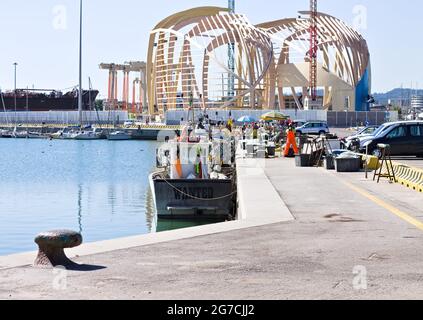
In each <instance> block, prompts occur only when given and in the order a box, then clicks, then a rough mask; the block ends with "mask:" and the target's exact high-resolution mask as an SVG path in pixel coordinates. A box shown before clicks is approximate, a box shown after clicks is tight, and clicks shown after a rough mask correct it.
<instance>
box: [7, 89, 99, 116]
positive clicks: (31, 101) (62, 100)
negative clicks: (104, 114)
mask: <svg viewBox="0 0 423 320" xmlns="http://www.w3.org/2000/svg"><path fill="white" fill-rule="evenodd" d="M97 96H98V91H94V90H93V91H91V93H90V92H89V91H84V94H83V96H82V108H83V110H90V108H94V107H95V100H96V98H97ZM3 100H4V104H5V109H6V111H15V97H14V95H13V94H8V95H4V96H3ZM0 110H1V111H4V109H3V105H2V102H1V100H0ZM76 110H78V97H77V95H73V94H69V93H68V94H64V95H62V96H60V97H59V96H52V95H45V94H36V95H31V96H28V98H27V97H26V95H25V94H19V95H17V97H16V111H76Z"/></svg>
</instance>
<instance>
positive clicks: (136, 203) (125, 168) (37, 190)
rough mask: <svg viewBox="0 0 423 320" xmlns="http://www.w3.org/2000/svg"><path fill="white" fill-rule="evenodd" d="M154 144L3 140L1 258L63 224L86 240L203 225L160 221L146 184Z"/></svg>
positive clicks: (29, 246) (29, 247) (30, 245)
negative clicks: (36, 236)
mask: <svg viewBox="0 0 423 320" xmlns="http://www.w3.org/2000/svg"><path fill="white" fill-rule="evenodd" d="M156 147H157V144H156V143H154V142H140V141H128V142H120V143H110V142H109V141H91V142H90V141H46V140H27V139H0V148H1V149H2V150H3V153H2V161H3V163H7V170H0V181H1V183H0V256H1V255H7V254H13V253H18V252H25V251H32V250H35V249H36V246H35V244H34V241H33V239H34V235H36V234H38V233H39V232H42V231H47V230H54V229H58V228H60V229H72V230H79V232H81V233H83V236H84V242H86V243H87V242H94V241H102V240H109V239H114V238H121V237H127V236H134V235H142V234H147V233H149V232H156V231H157V230H158V231H162V230H164V229H166V228H170V229H174V228H180V227H187V226H193V225H198V224H204V223H203V222H197V221H195V222H181V221H172V222H170V223H169V222H160V223H159V225H158V226H157V223H156V216H157V215H156V213H155V206H154V201H153V195H152V192H151V190H150V186H149V183H148V174H149V173H150V172H151V170H152V169H153V168H154V166H155V150H156ZM34 164H36V165H34ZM23 199H24V201H23ZM206 223H209V222H206Z"/></svg>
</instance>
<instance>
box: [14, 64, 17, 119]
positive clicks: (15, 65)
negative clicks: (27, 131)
mask: <svg viewBox="0 0 423 320" xmlns="http://www.w3.org/2000/svg"><path fill="white" fill-rule="evenodd" d="M13 65H14V67H15V91H14V93H15V112H16V110H17V106H16V104H17V103H16V69H17V67H18V63H17V62H15V63H14V64H13Z"/></svg>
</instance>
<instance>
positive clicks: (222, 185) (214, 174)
mask: <svg viewBox="0 0 423 320" xmlns="http://www.w3.org/2000/svg"><path fill="white" fill-rule="evenodd" d="M190 141H194V142H190ZM233 152H234V148H233V141H232V140H231V139H226V140H225V139H222V140H220V139H219V140H209V137H208V135H201V136H195V134H194V136H193V135H191V136H190V137H187V139H186V141H183V142H182V141H181V140H172V141H170V142H168V143H166V144H164V145H163V146H162V147H160V148H159V149H158V150H157V167H158V170H157V171H156V172H154V173H152V174H151V175H150V177H149V180H150V188H151V190H152V193H153V199H154V203H155V206H156V211H157V217H158V218H161V219H217V220H229V219H232V218H234V217H235V211H236V178H235V167H234V163H233V162H232V159H233V157H232V156H233Z"/></svg>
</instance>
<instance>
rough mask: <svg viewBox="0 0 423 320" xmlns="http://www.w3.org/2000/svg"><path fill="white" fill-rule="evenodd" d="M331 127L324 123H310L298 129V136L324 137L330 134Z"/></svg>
mask: <svg viewBox="0 0 423 320" xmlns="http://www.w3.org/2000/svg"><path fill="white" fill-rule="evenodd" d="M329 133H330V131H329V127H328V124H327V122H324V121H310V122H307V123H306V124H305V125H303V126H301V127H298V128H297V134H298V135H302V134H310V135H324V134H329Z"/></svg>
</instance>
